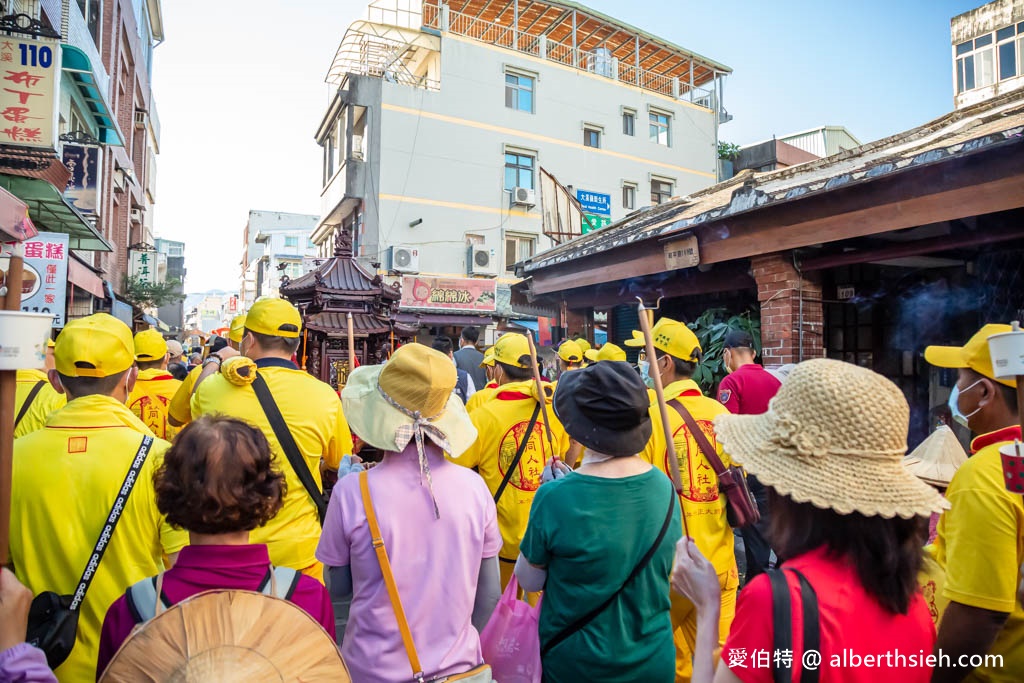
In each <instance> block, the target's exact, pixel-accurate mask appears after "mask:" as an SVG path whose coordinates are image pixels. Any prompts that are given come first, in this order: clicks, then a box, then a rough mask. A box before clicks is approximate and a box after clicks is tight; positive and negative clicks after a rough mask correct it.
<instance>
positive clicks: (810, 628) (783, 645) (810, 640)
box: [768, 569, 821, 683]
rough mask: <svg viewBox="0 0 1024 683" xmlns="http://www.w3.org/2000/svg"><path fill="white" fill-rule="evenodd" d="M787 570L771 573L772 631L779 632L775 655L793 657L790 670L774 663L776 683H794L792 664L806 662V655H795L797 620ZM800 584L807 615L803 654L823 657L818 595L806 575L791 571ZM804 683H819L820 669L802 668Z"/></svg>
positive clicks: (802, 682)
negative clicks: (779, 653)
mask: <svg viewBox="0 0 1024 683" xmlns="http://www.w3.org/2000/svg"><path fill="white" fill-rule="evenodd" d="M785 571H786V570H783V569H769V570H768V579H769V581H771V586H772V628H773V630H774V631H775V638H774V641H775V642H774V643H773V647H774V649H775V652H790V653H792V655H793V658H792V660H791V664H790V666H780V665H779V664H778V663H777V662H773V664H774V666H773V667H772V679H773V680H774V682H775V683H793V666H792V662H799V661H804V660H803V655H801V656H800V657H797V655H796V652H794V651H793V616H792V610H791V604H790V600H789V583H788V582H787V581H786V574H785ZM788 571H790V572H792V573H793V574H795V575H796V577H797V578H798V579H799V580H800V601H801V602H802V603H803V611H804V647H803V652H804V653H807V652H810V651H811V650H814V651H815V652H817V653H819V654H820V653H821V626H820V624H819V623H818V595H817V593H815V592H814V588H813V587H812V586H811V584H810V582H809V581H808V580H807V577H805V576H804V575H803V574H801V573H800V572H798V571H797V570H795V569H790V570H788ZM800 672H801V673H800V680H799V681H798V682H797V683H818V680H819V678H820V675H821V672H820V670H819V669H817V668H816V669H807V668H804V667H801V668H800Z"/></svg>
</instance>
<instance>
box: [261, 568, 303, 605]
mask: <svg viewBox="0 0 1024 683" xmlns="http://www.w3.org/2000/svg"><path fill="white" fill-rule="evenodd" d="M300 578H302V572H299V571H296V570H295V569H292V568H291V567H271V568H270V569H268V570H267V575H266V576H265V577H263V581H262V582H261V583H260V587H259V590H258V592H259V593H263V594H264V595H270V596H273V597H275V598H280V599H281V600H291V598H292V595H294V594H295V589H296V588H298V586H299V579H300Z"/></svg>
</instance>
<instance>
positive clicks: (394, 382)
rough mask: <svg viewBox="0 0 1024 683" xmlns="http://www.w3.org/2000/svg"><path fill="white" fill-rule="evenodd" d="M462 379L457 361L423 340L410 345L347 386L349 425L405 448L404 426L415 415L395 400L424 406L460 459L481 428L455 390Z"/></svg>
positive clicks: (376, 442) (384, 444)
mask: <svg viewBox="0 0 1024 683" xmlns="http://www.w3.org/2000/svg"><path fill="white" fill-rule="evenodd" d="M457 381H458V373H457V371H456V369H455V364H454V363H453V362H452V361H451V359H450V358H448V357H447V356H445V355H444V354H442V353H439V352H437V351H434V350H433V349H431V348H428V347H426V346H424V345H423V344H406V345H405V346H403V347H402V348H400V349H398V350H397V351H395V353H394V354H393V355H392V356H391V359H390V360H388V362H387V363H385V364H384V365H364V366H362V367H359V368H356V369H355V370H354V371H353V372H352V374H351V375H349V377H348V382H347V383H346V384H345V388H344V389H342V390H341V402H342V407H343V409H344V411H345V419H346V421H347V422H348V426H349V428H350V429H351V430H352V432H353V433H355V434H356V435H358V436H359V438H360V439H362V440H363V441H365V442H366V443H368V444H370V445H371V446H374V447H376V448H380V449H383V450H385V451H390V452H400V451H402V450H403V449H404V447H405V444H404V443H403V444H401V446H400V445H399V430H400V429H401V428H402V427H404V426H407V425H411V424H412V423H413V422H414V419H413V418H412V417H410V416H409V415H407V414H406V413H404V412H402V411H401V410H399V409H398V408H396V407H395V406H394V405H392V404H391V402H389V401H388V398H385V395H386V396H388V397H390V399H391V400H392V401H396V402H397V403H399V404H400V405H402V406H404V407H405V408H406V409H407V410H410V411H419V412H420V414H421V415H422V417H423V418H425V419H426V420H427V421H428V422H429V423H430V425H432V426H433V427H434V428H436V429H437V430H438V431H440V432H441V433H442V434H443V435H444V437H445V438H446V439H447V441H448V444H449V445H450V446H451V451H450V452H449V453H448V455H450V456H451V457H453V458H455V457H458V456H459V455H461V454H462V453H465V452H466V450H467V449H468V448H469V447H470V446H472V445H473V442H474V441H476V435H477V432H476V427H474V426H473V422H472V421H471V420H470V419H469V414H468V413H467V412H466V406H465V405H463V403H462V400H461V399H459V397H458V396H456V395H455V394H453V393H452V391H453V390H454V389H455V384H456V382H457Z"/></svg>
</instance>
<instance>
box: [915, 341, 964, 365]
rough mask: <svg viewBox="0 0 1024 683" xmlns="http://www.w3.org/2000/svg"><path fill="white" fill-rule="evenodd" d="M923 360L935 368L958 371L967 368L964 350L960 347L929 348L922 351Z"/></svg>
mask: <svg viewBox="0 0 1024 683" xmlns="http://www.w3.org/2000/svg"><path fill="white" fill-rule="evenodd" d="M924 359H925V360H926V361H928V363H929V364H930V365H934V366H935V367H937V368H953V369H960V368H966V367H968V365H967V362H966V361H965V360H964V350H963V347H960V346H929V347H926V348H925V350H924Z"/></svg>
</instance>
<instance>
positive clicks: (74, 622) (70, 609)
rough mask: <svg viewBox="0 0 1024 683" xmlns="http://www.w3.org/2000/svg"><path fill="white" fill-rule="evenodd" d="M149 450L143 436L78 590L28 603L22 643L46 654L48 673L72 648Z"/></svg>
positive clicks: (149, 444)
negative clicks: (87, 600) (85, 603)
mask: <svg viewBox="0 0 1024 683" xmlns="http://www.w3.org/2000/svg"><path fill="white" fill-rule="evenodd" d="M152 447H153V437H151V436H147V437H145V438H143V439H142V444H141V445H140V446H139V450H138V451H137V452H136V453H135V459H134V460H132V466H131V468H130V469H129V470H128V474H126V475H125V477H124V483H122V484H121V488H120V490H119V491H118V492H117V498H115V499H114V505H113V507H111V508H110V514H109V515H107V521H106V523H105V524H104V525H103V531H101V532H100V537H99V539H98V540H97V541H96V546H95V547H94V548H93V549H92V555H90V556H89V562H88V563H87V564H86V565H85V571H83V572H82V578H81V579H79V580H78V587H77V588H76V589H75V592H74V593H73V594H71V595H58V594H57V593H54V592H53V591H46V592H44V593H40V594H39V595H37V596H36V597H35V598H34V599H33V600H32V606H31V607H30V608H29V611H28V635H26V636H25V640H26V641H27V642H28V644H29V645H34V646H35V647H38V648H39V649H40V650H42V651H43V652H44V653H45V654H46V664H47V665H48V666H49V667H50V668H51V669H56V668H57V667H58V666H60V665H61V664H62V663H63V662H64V660H65V659H67V658H68V655H70V654H71V650H72V649H73V648H74V647H75V638H76V636H77V633H78V616H79V614H80V613H81V612H80V609H79V608H80V607H81V606H82V601H83V600H85V594H86V592H87V591H88V590H89V585H90V584H91V583H92V580H93V577H94V576H96V570H97V569H98V568H99V566H100V560H102V559H103V553H104V552H106V550H107V545H108V544H109V543H110V539H111V537H113V535H114V529H115V528H116V527H117V522H118V520H120V519H121V513H122V512H124V509H125V507H126V506H127V505H128V496H130V495H131V493H132V489H134V488H135V483H136V482H137V481H138V479H139V471H140V470H141V469H142V466H143V465H144V464H145V462H146V457H147V456H148V455H149V450H150V448H152Z"/></svg>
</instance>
